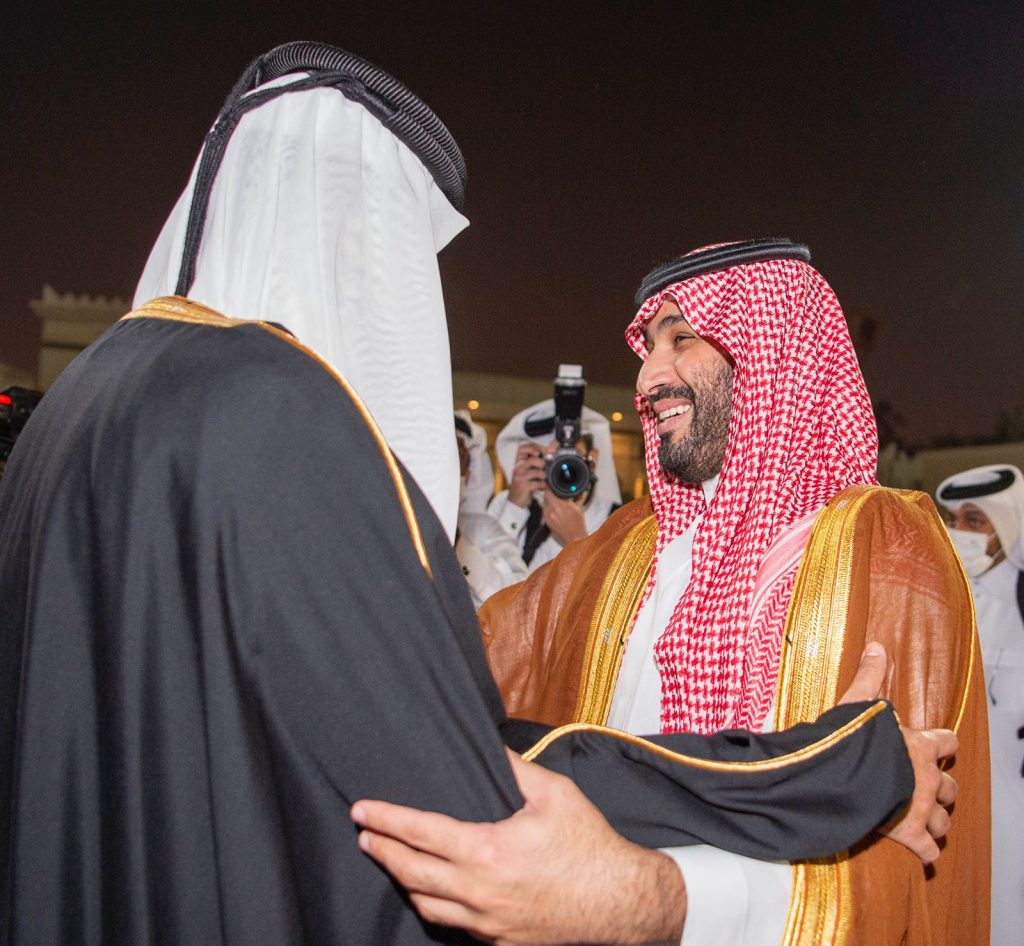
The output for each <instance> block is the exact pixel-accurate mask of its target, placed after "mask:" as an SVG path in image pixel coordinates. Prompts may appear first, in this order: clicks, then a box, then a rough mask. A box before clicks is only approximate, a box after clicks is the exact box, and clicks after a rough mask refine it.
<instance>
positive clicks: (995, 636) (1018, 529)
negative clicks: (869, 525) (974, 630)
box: [935, 463, 1024, 946]
mask: <svg viewBox="0 0 1024 946" xmlns="http://www.w3.org/2000/svg"><path fill="white" fill-rule="evenodd" d="M935 495H936V497H937V499H938V501H939V503H940V504H941V505H942V508H943V510H944V513H945V516H946V521H947V523H948V524H949V534H950V536H951V537H952V539H953V545H954V546H955V547H956V550H957V552H959V553H960V559H961V561H962V562H963V565H964V570H965V571H966V572H967V574H968V576H969V577H970V580H971V589H972V590H973V592H974V611H975V616H976V618H977V622H978V636H979V638H980V640H981V654H982V660H983V662H984V666H985V683H986V691H987V693H988V731H989V740H990V747H991V756H992V943H993V946H1004V944H1005V946H1010V944H1012V943H1015V942H1018V941H1019V940H1020V937H1021V934H1022V931H1024V477H1022V476H1021V471H1020V470H1019V469H1018V468H1017V467H1015V466H1010V465H1009V464H1006V463H997V464H993V465H989V466H980V467H976V468H974V469H972V470H965V471H964V472H963V473H957V474H956V475H955V476H950V477H949V478H948V479H945V480H943V481H942V483H941V484H940V485H939V488H938V489H937V490H936V493H935Z"/></svg>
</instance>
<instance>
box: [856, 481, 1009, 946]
mask: <svg viewBox="0 0 1024 946" xmlns="http://www.w3.org/2000/svg"><path fill="white" fill-rule="evenodd" d="M972 615H973V604H972V602H971V597H970V590H969V586H968V584H967V581H966V578H965V577H964V575H963V572H962V571H961V569H960V565H959V561H958V560H957V558H956V556H955V553H953V551H952V549H951V546H950V544H949V537H948V534H947V533H946V530H945V528H944V527H943V526H942V523H941V520H940V519H939V517H938V514H937V513H936V511H935V506H934V505H933V503H932V501H931V499H930V498H929V497H928V496H926V495H925V494H924V493H916V492H911V491H885V492H880V493H879V494H878V495H877V496H874V497H872V501H871V502H870V503H868V504H867V505H866V506H865V508H864V509H863V511H862V512H861V514H860V515H859V517H858V519H857V533H856V541H855V542H854V561H853V564H852V580H851V595H850V602H849V607H848V611H847V620H846V642H845V647H844V651H843V656H842V661H841V664H840V675H839V687H838V691H839V693H842V692H843V691H844V690H845V689H846V687H847V686H848V685H849V683H850V681H851V680H852V679H853V676H854V673H855V672H856V669H857V664H858V662H859V657H860V652H861V650H862V649H863V646H864V644H866V643H867V642H868V641H870V640H877V641H880V642H881V643H882V644H884V645H885V649H886V652H887V653H888V654H889V657H890V659H891V661H892V666H891V669H890V674H889V680H888V682H887V685H886V687H885V690H884V691H883V693H882V696H883V697H885V698H886V699H889V700H891V701H892V703H893V705H894V706H895V708H896V711H897V713H899V715H900V719H901V720H902V722H903V723H904V725H907V726H912V727H915V728H925V727H927V728H935V727H942V728H946V729H952V728H954V727H956V728H957V734H958V736H959V738H960V750H959V752H958V753H957V756H956V759H955V761H954V763H953V764H952V765H951V766H950V767H949V772H950V773H951V774H952V775H953V776H954V778H956V781H957V785H958V786H959V794H958V797H957V802H956V804H955V806H954V808H953V819H952V824H951V826H950V829H949V833H948V835H947V836H946V840H945V843H944V845H943V851H942V856H941V857H940V858H939V860H938V862H937V863H936V864H935V865H934V866H933V867H930V868H927V869H925V868H922V867H921V865H920V863H919V862H918V861H917V859H916V858H915V857H914V856H913V855H912V854H911V853H910V852H909V851H908V850H907V849H906V848H904V847H903V846H902V845H899V844H897V843H896V842H894V841H890V840H889V839H887V838H875V839H870V840H868V841H866V842H862V844H861V845H860V846H859V847H858V848H857V849H856V850H854V851H851V852H850V853H851V858H850V881H851V886H852V897H853V908H852V909H851V910H850V911H849V913H848V919H849V922H850V930H849V937H848V939H847V944H848V946H888V944H906V946H982V944H987V943H988V941H989V906H990V905H989V875H990V870H991V854H990V846H991V833H990V830H991V829H990V813H989V755H988V712H987V705H986V702H985V685H984V678H983V675H982V668H981V653H980V651H979V650H978V643H977V635H976V634H974V632H973V617H972ZM972 655H973V662H972ZM972 663H973V665H972ZM969 668H970V680H969V682H968V680H967V677H968V670H969ZM965 684H966V690H967V692H966V695H965V694H964V689H965ZM961 713H962V716H961V718H960V719H959V720H958V716H960V715H961ZM958 722H959V726H957V723H958Z"/></svg>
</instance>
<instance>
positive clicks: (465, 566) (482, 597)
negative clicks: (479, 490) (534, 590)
mask: <svg viewBox="0 0 1024 946" xmlns="http://www.w3.org/2000/svg"><path fill="white" fill-rule="evenodd" d="M455 557H456V558H458V560H459V564H460V565H461V566H462V574H463V575H465V576H466V581H467V582H468V584H469V591H470V594H471V595H472V596H473V606H474V607H475V608H479V607H480V606H481V605H482V604H483V603H484V602H485V601H486V600H487V599H488V598H489V597H490V596H491V595H493V594H495V593H496V592H498V591H501V589H502V588H506V587H508V586H509V585H514V584H515V583H516V582H517V581H522V580H523V579H524V578H525V577H526V563H525V562H524V561H523V560H522V558H521V557H520V555H519V549H518V547H517V546H516V543H515V541H514V540H513V539H512V538H511V537H510V536H509V534H508V533H507V532H506V531H505V530H504V529H502V527H501V526H500V525H499V524H498V522H497V520H496V519H495V518H494V516H491V515H488V514H487V513H486V512H468V511H466V510H463V511H460V513H459V534H458V538H457V539H456V541H455Z"/></svg>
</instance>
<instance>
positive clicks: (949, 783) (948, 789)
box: [936, 772, 959, 806]
mask: <svg viewBox="0 0 1024 946" xmlns="http://www.w3.org/2000/svg"><path fill="white" fill-rule="evenodd" d="M958 790H959V788H958V786H957V784H956V779H955V778H953V776H952V775H950V774H949V773H948V772H943V773H942V775H941V776H940V779H939V791H938V793H937V795H936V799H937V800H938V803H939V804H940V805H944V806H948V805H952V804H953V802H955V801H956V795H957V791H958Z"/></svg>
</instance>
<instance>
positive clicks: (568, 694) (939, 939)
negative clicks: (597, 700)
mask: <svg viewBox="0 0 1024 946" xmlns="http://www.w3.org/2000/svg"><path fill="white" fill-rule="evenodd" d="M649 515H651V506H650V502H649V500H648V499H642V500H637V501H636V502H633V503H630V504H628V505H627V506H625V507H623V508H622V509H621V510H619V512H618V513H616V514H615V515H614V516H613V517H612V518H611V519H609V521H608V522H607V523H605V525H604V526H603V527H602V528H601V529H600V530H599V531H598V532H596V533H595V534H594V535H592V536H590V537H588V538H586V539H583V540H581V541H580V542H577V543H574V544H572V545H570V546H569V547H568V548H567V549H566V550H565V551H564V552H563V553H562V554H561V555H560V556H559V557H558V558H557V559H556V560H555V561H553V562H551V563H549V564H548V565H546V566H545V567H544V568H542V569H539V570H538V571H537V572H535V573H534V574H533V575H531V576H530V578H528V579H527V580H526V581H525V582H523V583H522V584H520V585H516V586H514V587H512V588H508V589H505V591H503V592H501V593H499V594H498V595H495V596H494V597H493V598H492V599H490V601H488V602H487V604H486V605H485V606H484V607H483V608H482V609H481V612H480V619H481V624H482V626H483V630H484V642H485V645H486V647H487V652H488V660H489V661H490V664H491V669H492V670H493V672H494V674H495V677H496V678H497V680H498V684H499V687H500V688H501V692H502V696H503V698H504V699H505V704H506V709H507V711H508V713H509V715H511V716H517V717H522V718H527V719H535V720H537V721H540V722H545V723H549V724H552V725H560V724H564V723H567V722H572V721H573V714H574V711H575V708H576V706H577V702H578V697H579V688H580V679H581V668H582V664H583V660H584V654H585V649H586V642H587V636H588V633H589V631H590V627H591V621H592V618H593V615H594V612H595V609H596V607H597V605H598V603H599V599H600V597H601V593H602V584H603V582H604V580H605V575H606V573H607V571H608V569H609V566H610V564H611V563H612V561H613V560H614V558H615V556H616V553H617V552H618V551H619V547H620V546H621V545H622V543H623V541H625V539H626V536H627V535H628V534H629V533H630V530H631V529H632V528H633V527H634V526H635V525H637V524H638V523H639V522H640V521H641V520H642V519H644V518H645V517H647V516H649ZM849 572H850V596H849V600H848V603H847V610H846V627H845V638H844V643H843V647H842V652H841V655H840V656H839V659H838V668H837V667H836V665H835V663H834V662H830V661H831V659H830V658H829V660H828V661H826V660H821V659H820V660H818V661H817V662H814V661H811V660H808V659H803V660H800V659H796V660H794V662H793V663H792V667H793V670H792V675H793V677H792V679H793V685H794V686H798V687H799V686H803V685H808V686H811V687H812V688H813V687H814V686H816V683H815V682H814V681H815V680H816V679H817V678H819V677H820V676H821V675H823V674H824V675H827V674H829V673H833V674H834V673H835V672H836V671H837V670H838V684H837V692H838V693H839V694H841V693H842V692H843V691H844V690H845V689H846V687H847V686H848V685H849V682H850V681H851V680H852V678H853V675H854V673H855V672H856V669H857V665H858V663H859V659H860V654H861V651H862V650H863V647H864V644H865V643H867V642H868V641H869V640H878V641H880V642H882V643H883V644H884V645H885V648H886V652H887V653H888V655H889V657H890V660H891V668H890V674H889V680H888V682H887V685H886V689H885V692H884V693H883V696H885V697H887V698H888V699H890V700H892V702H893V704H894V705H895V707H896V710H897V712H898V713H899V714H900V718H901V719H902V721H903V722H904V724H906V725H909V726H913V727H929V728H931V727H944V728H954V727H956V728H957V729H958V734H959V737H960V751H959V753H958V755H957V758H956V761H955V762H954V764H953V765H952V766H951V768H950V771H951V772H952V774H953V775H954V776H955V778H956V780H957V784H958V786H959V796H958V800H957V803H956V805H955V806H954V811H953V823H952V826H951V828H950V830H949V834H948V835H947V838H946V841H945V844H944V849H943V854H942V857H941V858H940V860H939V862H938V863H937V864H936V865H935V866H934V867H930V868H924V867H922V866H921V864H920V862H919V861H918V860H917V859H916V858H915V857H914V856H913V855H912V854H911V853H910V852H909V851H908V850H907V849H906V848H904V847H903V846H901V845H899V844H897V843H896V842H894V841H890V840H888V839H886V838H882V837H871V838H869V839H867V840H865V841H864V842H862V843H861V845H859V846H858V847H857V848H856V849H855V850H853V851H851V852H850V859H849V862H848V864H849V881H850V890H851V902H839V903H837V910H838V914H839V916H840V918H841V921H842V925H843V926H844V927H845V934H844V933H842V932H838V933H836V934H835V935H830V934H828V932H827V931H824V932H823V931H821V930H818V931H814V930H809V929H806V928H805V929H802V930H800V931H799V932H798V933H797V934H796V935H795V936H794V938H792V939H790V940H788V941H787V946H798V944H799V946H807V944H812V943H813V944H815V946H818V944H825V943H835V944H845V946H899V944H905V946H980V944H987V943H988V928H989V916H988V914H989V869H990V867H989V865H990V852H989V849H990V835H989V830H990V827H989V775H988V773H989V768H988V765H989V762H988V737H987V714H986V704H985V693H984V685H983V680H982V676H981V660H980V654H979V652H978V649H977V640H976V635H975V634H974V633H973V618H972V605H971V600H970V592H969V589H968V585H967V583H966V579H965V577H964V575H963V572H962V571H961V569H960V566H959V562H958V560H957V559H956V557H955V554H954V553H953V552H952V550H951V547H950V544H949V539H948V537H947V535H946V532H945V529H944V528H943V526H942V524H941V521H940V520H939V518H938V516H937V514H936V512H935V507H934V506H933V504H932V502H931V500H930V499H929V498H928V497H927V496H925V495H924V494H923V493H912V492H909V491H894V490H876V491H874V492H873V494H872V496H871V497H870V500H869V501H868V502H867V503H865V505H864V506H863V508H862V509H861V510H860V512H859V514H858V516H857V519H856V528H855V537H854V539H853V542H852V559H851V561H850V565H849ZM811 593H812V592H811V590H810V589H808V591H807V594H811ZM814 593H820V589H819V591H818V592H814ZM972 655H973V664H972ZM827 662H828V665H826V663H827ZM965 689H966V695H965ZM831 895H832V896H834V897H836V898H838V896H839V894H838V892H837V891H832V892H831Z"/></svg>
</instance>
